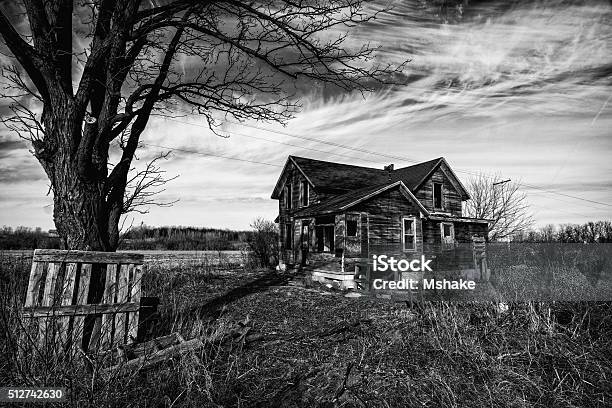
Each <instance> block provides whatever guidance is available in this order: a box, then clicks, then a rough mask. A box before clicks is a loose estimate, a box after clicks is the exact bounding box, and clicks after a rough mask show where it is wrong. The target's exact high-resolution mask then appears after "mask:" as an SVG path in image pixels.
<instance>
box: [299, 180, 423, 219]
mask: <svg viewBox="0 0 612 408" xmlns="http://www.w3.org/2000/svg"><path fill="white" fill-rule="evenodd" d="M396 187H399V189H400V191H401V192H402V193H403V195H404V197H406V199H407V200H411V201H413V202H414V203H415V204H416V205H417V206H418V207H419V209H420V210H421V211H422V212H423V214H425V215H429V212H428V211H427V209H426V208H425V207H424V206H423V204H421V202H420V201H419V200H418V199H417V198H416V197H415V196H414V194H412V192H411V191H410V189H408V187H406V185H405V184H404V183H403V182H402V181H401V180H400V181H395V182H392V183H386V184H378V185H374V186H368V187H364V188H361V189H358V190H353V191H349V192H348V193H345V194H342V195H339V196H336V197H332V198H330V199H328V200H325V201H324V202H322V203H320V204H315V205H311V206H308V207H305V208H302V209H299V210H297V211H296V212H294V213H293V215H294V216H296V217H309V216H313V215H321V214H331V213H335V212H338V211H342V210H346V209H348V208H350V207H353V206H354V205H356V204H359V203H360V202H362V201H365V200H367V199H369V198H372V197H375V196H377V195H379V194H381V193H383V192H385V191H387V190H390V189H393V188H396Z"/></svg>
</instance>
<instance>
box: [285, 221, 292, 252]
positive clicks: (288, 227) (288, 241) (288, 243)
mask: <svg viewBox="0 0 612 408" xmlns="http://www.w3.org/2000/svg"><path fill="white" fill-rule="evenodd" d="M292 248H293V224H285V249H292Z"/></svg>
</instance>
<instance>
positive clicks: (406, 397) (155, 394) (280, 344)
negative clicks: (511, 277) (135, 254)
mask: <svg viewBox="0 0 612 408" xmlns="http://www.w3.org/2000/svg"><path fill="white" fill-rule="evenodd" d="M28 271H29V261H27V260H25V259H24V260H21V261H14V260H13V261H11V262H0V272H1V273H0V282H1V283H2V287H1V288H0V290H1V293H0V296H1V298H2V299H4V301H3V304H2V311H1V313H2V316H0V324H2V325H3V327H2V328H1V329H2V333H3V334H4V336H3V338H2V343H1V344H0V348H1V349H0V355H1V357H0V383H1V384H10V385H15V386H19V385H56V386H59V385H62V386H65V387H67V388H68V389H69V394H70V398H71V403H72V405H74V406H92V407H105V406H106V407H113V406H143V407H144V406H167V407H170V406H173V407H191V406H194V407H195V406H198V407H199V406H205V407H206V406H210V407H219V406H236V407H238V406H239V407H275V406H284V407H317V406H318V407H333V406H336V407H353V406H354V407H366V406H367V407H404V406H430V407H438V406H450V407H453V406H457V407H459V406H470V407H491V406H494V407H497V406H509V407H510V406H512V407H514V406H517V407H523V406H525V407H526V406H529V407H549V406H557V407H587V406H593V407H597V406H601V407H603V406H610V405H611V403H612V385H611V384H612V352H611V350H612V313H611V312H612V306H611V305H610V304H606V303H554V304H545V303H524V304H512V305H510V309H509V310H508V312H506V313H501V314H500V313H498V311H497V310H496V309H495V307H493V305H491V304H483V303H480V304H450V303H440V302H438V303H425V304H421V305H417V306H416V307H414V308H408V307H407V306H406V304H404V303H393V302H391V301H386V300H378V299H373V298H367V297H364V298H357V299H355V298H345V297H343V296H342V294H341V293H338V292H329V291H325V290H322V289H317V288H314V289H306V288H297V287H288V286H283V284H284V282H285V277H284V276H279V275H276V274H275V273H273V272H269V271H261V270H259V271H258V270H251V269H249V268H248V267H247V268H241V267H239V265H236V264H232V265H229V264H227V265H222V266H219V264H218V263H215V262H209V261H208V260H207V261H206V262H199V261H197V260H195V261H194V262H193V263H191V264H183V265H178V266H176V265H174V266H164V265H163V264H156V265H154V266H151V267H150V268H149V270H148V271H147V274H146V278H145V279H146V281H145V282H144V290H145V292H146V294H147V295H157V296H160V298H161V305H160V317H161V323H162V324H161V325H160V327H159V328H158V330H159V331H158V333H157V334H159V335H161V334H165V333H168V332H170V331H174V330H178V331H180V332H181V333H182V334H183V336H184V337H185V338H192V337H199V338H201V339H202V340H203V341H204V344H205V347H204V348H203V349H202V350H200V351H199V352H198V353H195V354H188V355H185V356H183V357H182V358H175V359H172V360H170V361H167V362H166V363H164V364H163V365H160V366H157V367H155V368H154V369H152V370H149V371H147V372H141V373H134V374H133V375H131V376H129V377H127V378H126V377H115V376H111V377H110V378H103V377H102V376H96V375H95V372H94V374H92V373H91V372H89V371H87V370H85V369H84V368H83V367H82V366H80V365H79V363H78V362H75V361H70V360H69V359H67V360H65V361H58V360H57V359H55V360H54V359H52V358H50V357H49V356H48V355H44V354H34V355H31V356H28V357H25V358H23V359H21V360H17V359H16V358H15V357H16V356H15V354H14V343H13V342H12V339H14V338H15V335H16V327H17V326H18V322H19V315H18V314H17V313H16V312H17V310H18V308H19V305H20V303H21V299H22V296H23V292H24V290H23V287H22V285H23V282H24V280H25V279H26V278H25V277H24V276H25V275H27V273H28Z"/></svg>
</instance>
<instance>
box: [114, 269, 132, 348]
mask: <svg viewBox="0 0 612 408" xmlns="http://www.w3.org/2000/svg"><path fill="white" fill-rule="evenodd" d="M133 270H134V265H133V264H128V265H121V266H120V267H119V279H118V280H117V303H127V301H128V298H129V295H130V292H129V277H130V274H131V273H132V272H133ZM126 324H127V316H126V314H125V313H118V314H117V315H116V316H115V338H114V343H115V346H119V345H122V344H125V343H126V341H125V333H126V330H125V325H126Z"/></svg>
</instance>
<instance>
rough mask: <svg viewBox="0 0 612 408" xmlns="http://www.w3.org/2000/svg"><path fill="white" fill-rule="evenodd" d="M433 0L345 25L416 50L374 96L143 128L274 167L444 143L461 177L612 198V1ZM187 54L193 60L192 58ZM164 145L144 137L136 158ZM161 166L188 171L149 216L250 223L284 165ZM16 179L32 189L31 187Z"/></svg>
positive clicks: (366, 157)
mask: <svg viewBox="0 0 612 408" xmlns="http://www.w3.org/2000/svg"><path fill="white" fill-rule="evenodd" d="M387 3H388V2H379V3H377V4H374V5H373V6H372V8H373V9H375V8H380V7H381V5H382V4H387ZM425 3H426V2H422V1H416V0H415V1H404V2H393V5H394V8H393V10H392V11H391V12H389V13H383V14H381V15H379V17H378V19H377V20H376V21H374V22H373V23H371V24H368V25H367V26H364V27H361V28H358V29H357V30H356V31H354V32H352V34H351V37H350V41H351V42H352V43H354V44H359V43H363V42H364V41H369V42H371V43H372V44H380V45H382V46H383V47H384V48H383V49H382V51H381V52H380V53H379V55H378V56H377V58H378V61H379V62H381V63H385V62H400V61H404V60H406V59H410V62H409V64H408V65H407V68H406V71H405V78H406V84H405V85H403V86H398V87H394V88H392V89H386V90H380V91H378V92H376V93H373V94H371V95H368V96H367V98H363V97H362V96H361V95H353V94H349V95H346V94H337V93H334V92H326V91H325V90H321V89H319V88H315V87H314V86H312V87H311V89H314V90H313V91H311V92H310V93H309V94H307V95H306V96H305V97H303V98H302V104H303V110H302V112H301V113H299V114H298V115H297V116H296V118H295V119H294V120H292V121H290V122H289V123H288V125H287V126H286V127H281V126H277V125H272V124H261V123H248V124H247V125H249V126H246V127H245V126H240V125H235V124H232V123H226V124H225V126H224V128H223V130H224V131H227V133H228V135H230V137H229V138H227V139H225V138H220V137H218V136H214V135H212V134H211V132H210V131H209V130H208V129H206V127H205V125H204V123H203V121H202V120H201V119H198V118H196V117H191V116H189V115H185V117H182V118H177V120H178V122H177V121H171V120H164V119H161V118H157V119H154V120H153V121H152V122H151V124H150V126H149V128H148V129H147V132H146V134H145V137H144V138H143V141H144V142H145V143H149V144H157V145H161V146H170V147H175V148H178V149H184V150H190V151H198V152H202V153H211V154H213V155H223V156H231V157H236V158H240V159H244V160H252V161H259V162H266V163H271V164H275V165H278V166H282V165H283V164H284V161H285V160H286V157H287V155H289V154H296V155H303V156H309V157H313V158H319V159H324V160H337V161H342V162H346V163H354V164H361V165H369V166H382V165H383V164H386V163H390V162H395V164H396V166H405V165H409V164H411V163H412V162H414V161H420V160H427V159H431V158H434V157H439V156H445V157H446V158H447V160H449V162H450V163H451V165H452V166H454V167H455V168H456V169H457V170H458V175H459V176H460V177H461V178H464V179H465V178H468V177H470V175H471V174H473V173H476V172H485V173H501V174H502V175H503V176H505V177H508V178H512V179H513V180H522V181H523V182H525V183H527V184H530V185H537V186H541V187H544V188H546V189H552V190H555V191H559V192H564V193H566V194H571V195H575V196H579V197H583V198H586V199H590V200H596V201H602V202H606V203H609V202H612V195H611V193H610V191H611V190H610V187H611V186H610V182H609V180H610V175H611V174H612V164H610V160H609V157H610V153H611V151H612V137H611V136H612V134H611V133H610V129H612V103H610V96H611V95H612V57H611V55H612V6H611V5H610V3H609V2H604V1H600V2H598V1H586V2H584V1H580V2H578V1H575V2H571V1H570V2H568V1H538V2H527V1H525V2H502V1H498V2H477V4H475V5H471V4H470V5H468V6H467V7H464V8H460V9H459V8H458V9H452V10H446V11H443V12H440V10H439V9H436V8H434V7H429V8H428V7H425V6H424V4H425ZM183 63H184V65H185V69H189V63H190V62H189V61H184V62H183ZM303 89H306V88H305V87H303ZM334 94H335V96H330V95H334ZM182 122H186V123H182ZM251 126H256V127H260V128H261V127H265V128H267V129H271V130H274V131H279V132H282V133H285V134H292V135H296V136H302V137H307V138H311V139H312V138H316V139H322V140H326V141H329V142H333V143H337V144H342V145H347V146H352V147H355V148H359V149H365V150H369V151H376V152H381V153H384V154H386V155H392V156H400V157H402V158H404V160H398V159H391V158H388V157H384V156H377V155H373V154H365V153H363V152H356V151H351V150H348V149H341V148H339V147H337V146H336V147H334V146H330V145H328V144H324V143H319V142H316V141H313V140H306V139H304V138H299V137H297V138H296V137H291V136H287V135H282V134H279V133H271V132H267V131H264V130H261V129H258V128H254V127H251ZM262 139H269V140H273V141H275V142H270V141H266V140H262ZM3 140H5V139H3ZM280 143H285V144H280ZM290 145H291V146H290ZM3 146H4V145H3V144H2V143H0V157H3V158H2V160H3V162H2V163H3V165H4V160H5V159H4V157H5V156H2V155H3V151H13V149H14V148H16V146H14V145H8V144H7V145H6V146H4V147H3ZM162 150H165V149H163V148H155V147H150V146H147V147H144V148H143V149H142V152H141V153H140V157H141V160H139V161H138V162H137V164H136V165H137V166H140V165H142V163H143V162H144V161H145V160H146V159H148V158H151V157H153V156H154V155H155V154H157V153H158V152H159V151H162ZM325 152H327V153H325ZM24 163H25V162H24ZM28 163H29V164H28V166H29V167H28V166H26V167H27V168H32V169H38V170H35V171H38V172H39V173H40V174H41V177H42V170H40V169H39V168H38V167H36V163H35V161H34V159H30V161H28ZM15 165H16V164H15V163H12V164H11V165H10V166H12V167H11V168H14V166H15ZM164 168H165V169H166V170H167V172H168V175H169V176H173V175H177V174H180V177H179V178H178V179H177V180H175V181H173V182H172V183H170V184H169V185H168V186H167V191H166V192H165V193H164V195H165V198H168V199H174V198H181V196H183V197H184V199H183V200H182V201H180V202H179V203H177V204H176V205H175V206H174V207H173V208H170V209H167V208H154V209H152V210H151V213H150V214H148V215H146V216H144V217H143V218H142V220H144V221H145V222H147V223H150V224H196V225H209V226H221V227H224V226H227V227H233V228H246V227H247V226H248V224H249V222H250V220H252V219H253V218H254V217H255V216H258V215H264V216H266V217H268V218H274V216H275V213H276V211H277V208H276V205H277V204H276V203H275V202H273V201H272V200H268V198H269V195H270V193H271V190H272V188H273V186H274V184H275V182H276V179H277V177H278V175H279V173H280V168H278V167H272V166H266V165H261V164H253V163H248V162H241V161H235V160H234V161H232V160H227V159H223V158H218V157H214V156H204V155H199V154H194V153H188V152H180V151H176V152H175V153H174V154H173V155H172V158H171V159H170V160H168V161H167V162H165V163H164ZM0 183H1V184H2V185H3V186H4V185H5V182H3V181H1V180H0ZM13 186H14V184H13ZM21 186H22V192H24V194H25V191H26V190H27V191H28V194H27V195H28V196H29V195H30V191H31V189H32V186H31V185H30V184H28V183H22V185H21ZM38 188H40V191H39V193H40V195H41V196H42V195H44V193H46V190H44V183H41V186H40V187H38ZM43 190H44V191H43ZM526 191H527V192H528V194H529V200H530V202H531V204H532V207H533V209H534V212H535V214H536V218H537V220H538V222H539V223H541V224H545V223H549V222H554V223H557V222H571V221H576V222H580V221H585V220H588V219H596V218H597V219H601V218H607V219H609V218H610V215H611V212H610V210H609V208H610V207H605V206H598V205H596V204H592V203H591V204H587V203H586V202H582V201H579V200H574V199H571V198H568V197H561V196H555V195H552V194H550V193H546V192H542V191H541V190H537V189H526ZM13 194H16V195H19V192H18V191H13ZM24 196H25V195H24ZM162 198H163V197H162ZM1 203H2V201H1V200H0V205H1ZM6 208H9V207H5V211H3V213H4V214H8V215H4V214H3V215H2V216H1V217H0V224H2V223H10V224H14V223H15V219H16V218H15V217H13V216H12V215H11V214H9V213H7V212H6V211H10V209H9V210H6ZM15 211H17V210H15ZM27 217H29V218H28V219H29V220H30V221H29V222H28V223H29V224H37V223H41V224H42V220H48V218H49V216H48V214H46V213H44V212H43V210H42V209H41V208H38V209H37V210H36V211H34V210H32V212H31V214H30V215H28V216H26V218H27ZM137 221H138V222H139V221H140V218H139V219H137ZM24 223H25V222H24Z"/></svg>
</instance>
